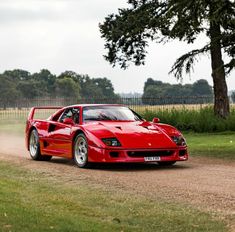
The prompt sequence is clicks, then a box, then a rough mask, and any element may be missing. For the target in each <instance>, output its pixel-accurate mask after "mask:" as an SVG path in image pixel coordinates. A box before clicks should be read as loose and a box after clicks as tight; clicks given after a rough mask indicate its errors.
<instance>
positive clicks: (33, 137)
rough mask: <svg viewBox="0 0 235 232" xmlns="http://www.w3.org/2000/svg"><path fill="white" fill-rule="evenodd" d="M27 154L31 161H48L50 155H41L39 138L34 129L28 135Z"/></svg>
mask: <svg viewBox="0 0 235 232" xmlns="http://www.w3.org/2000/svg"><path fill="white" fill-rule="evenodd" d="M29 154H30V156H31V158H32V159H33V160H40V161H49V160H51V157H52V156H50V155H42V154H41V152H40V143H39V136H38V132H37V130H36V129H33V130H32V131H31V133H30V135H29Z"/></svg>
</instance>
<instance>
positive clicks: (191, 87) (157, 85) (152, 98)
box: [142, 78, 213, 105]
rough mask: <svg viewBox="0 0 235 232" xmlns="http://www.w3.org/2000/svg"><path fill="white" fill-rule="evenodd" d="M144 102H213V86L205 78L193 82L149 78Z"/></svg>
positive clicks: (146, 83) (155, 103) (154, 103)
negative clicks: (173, 83)
mask: <svg viewBox="0 0 235 232" xmlns="http://www.w3.org/2000/svg"><path fill="white" fill-rule="evenodd" d="M142 101H143V104H147V105H158V104H194V103H195V104H198V103H201V104H202V103H211V102H213V91H212V87H211V86H210V85H209V84H208V82H207V81H206V80H204V79H200V80H198V81H196V82H194V83H193V84H186V85H182V84H175V85H171V84H169V83H163V82H162V81H158V80H153V79H152V78H148V79H147V81H146V82H145V84H144V93H143V96H142Z"/></svg>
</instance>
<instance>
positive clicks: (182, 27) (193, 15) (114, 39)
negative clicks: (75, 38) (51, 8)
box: [100, 0, 235, 118]
mask: <svg viewBox="0 0 235 232" xmlns="http://www.w3.org/2000/svg"><path fill="white" fill-rule="evenodd" d="M128 3H129V4H130V7H129V8H124V9H119V12H118V14H111V15H109V16H107V17H106V18H105V22H104V23H103V24H100V31H101V34H102V37H104V38H105V40H106V44H105V48H106V49H108V54H107V55H106V56H105V58H106V60H108V61H109V62H110V63H111V64H113V65H116V64H119V65H120V66H121V67H122V68H126V67H127V66H128V63H129V62H130V61H133V62H134V63H135V64H136V65H141V64H144V60H145V56H146V47H147V46H148V42H149V40H150V41H151V40H152V41H156V42H158V43H164V42H168V41H170V40H172V39H179V40H180V41H186V42H187V43H193V42H194V41H195V39H196V38H197V37H198V36H199V34H201V33H204V34H205V35H206V36H207V37H208V38H209V40H208V41H209V42H208V43H207V44H205V45H204V46H203V47H202V48H199V49H195V50H192V51H190V52H188V53H186V54H184V55H182V56H181V57H179V58H178V59H177V60H176V62H175V64H174V65H173V66H172V70H171V71H170V72H171V73H173V74H174V75H175V77H176V78H178V79H180V78H182V75H183V70H184V69H185V71H186V73H190V71H191V70H192V67H193V65H194V62H195V61H197V56H199V55H201V54H206V53H210V55H211V67H212V78H213V83H214V100H215V104H214V111H215V114H216V115H218V116H220V117H223V118H226V117H227V116H228V115H229V100H228V95H227V84H226V79H225V75H226V74H228V73H229V72H231V71H232V69H234V67H235V59H234V57H235V46H234V45H235V3H234V0H177V1H176V0H128ZM222 52H224V53H225V54H226V55H227V56H228V58H229V61H228V62H227V63H226V64H224V61H223V59H222Z"/></svg>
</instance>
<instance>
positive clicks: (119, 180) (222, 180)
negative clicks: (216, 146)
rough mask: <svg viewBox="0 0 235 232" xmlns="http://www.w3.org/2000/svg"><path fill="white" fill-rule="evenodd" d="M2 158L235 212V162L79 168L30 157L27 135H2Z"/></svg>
mask: <svg viewBox="0 0 235 232" xmlns="http://www.w3.org/2000/svg"><path fill="white" fill-rule="evenodd" d="M0 160H7V161H10V162H14V163H16V164H19V165H20V166H23V167H25V168H29V169H32V170H37V171H38V173H39V174H40V172H43V173H47V174H48V175H50V176H54V177H63V179H64V180H65V181H70V182H74V183H75V184H76V183H78V184H79V181H81V180H82V181H84V180H85V181H87V182H89V183H91V184H95V185H101V186H103V187H105V188H107V189H108V188H115V189H117V191H118V190H125V191H130V192H131V193H136V194H141V195H144V196H146V197H148V198H150V199H151V198H152V199H156V198H158V199H164V200H169V201H171V200H172V199H174V200H176V201H178V202H183V203H190V204H192V205H194V206H197V207H199V208H201V209H203V210H216V211H217V212H218V211H219V212H221V213H222V215H232V214H233V215H235V163H234V162H228V161H222V162H221V161H219V160H214V159H205V158H203V159H202V158H190V160H189V161H188V162H183V163H180V162H179V163H177V164H176V165H175V166H173V167H159V166H158V165H156V164H141V165H139V164H138V165H136V164H135V165H133V164H128V165H120V164H119V165H101V166H95V167H94V168H93V169H79V168H77V167H76V166H75V165H74V163H73V162H72V161H68V160H65V159H58V158H53V159H52V160H51V161H50V162H36V161H33V160H31V159H30V158H29V155H28V152H27V151H26V149H25V147H24V138H22V137H20V136H16V135H7V136H6V135H3V134H0Z"/></svg>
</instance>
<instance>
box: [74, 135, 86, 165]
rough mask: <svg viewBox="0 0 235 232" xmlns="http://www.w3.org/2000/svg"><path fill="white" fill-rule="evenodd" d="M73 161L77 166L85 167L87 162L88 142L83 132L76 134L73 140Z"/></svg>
mask: <svg viewBox="0 0 235 232" xmlns="http://www.w3.org/2000/svg"><path fill="white" fill-rule="evenodd" d="M73 151H74V161H75V163H76V164H77V166H78V167H79V168H87V167H88V166H89V162H88V144H87V139H86V137H85V135H84V134H82V133H81V134H78V135H77V137H76V138H75V141H74V148H73Z"/></svg>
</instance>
